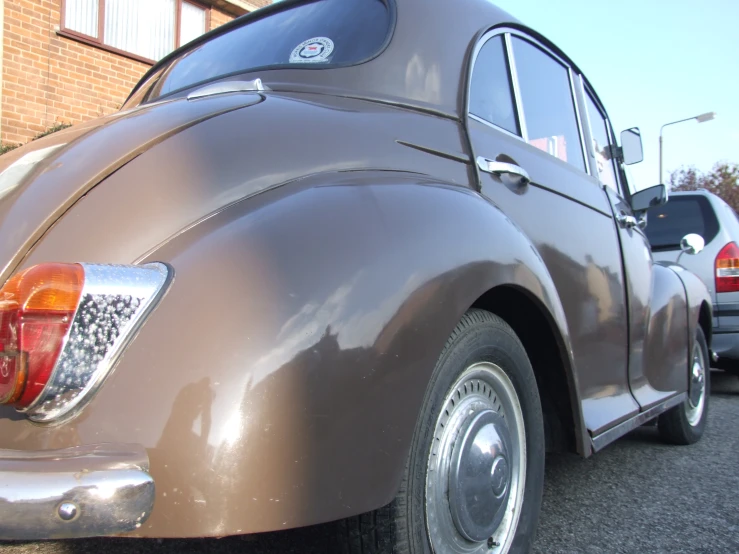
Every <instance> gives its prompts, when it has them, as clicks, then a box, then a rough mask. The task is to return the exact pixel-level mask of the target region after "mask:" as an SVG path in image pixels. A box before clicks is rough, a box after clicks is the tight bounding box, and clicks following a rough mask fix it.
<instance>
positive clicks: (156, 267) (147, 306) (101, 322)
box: [20, 263, 170, 422]
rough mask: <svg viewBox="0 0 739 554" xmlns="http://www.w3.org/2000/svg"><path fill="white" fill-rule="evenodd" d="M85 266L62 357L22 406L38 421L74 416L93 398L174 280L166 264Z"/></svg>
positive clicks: (83, 265)
mask: <svg viewBox="0 0 739 554" xmlns="http://www.w3.org/2000/svg"><path fill="white" fill-rule="evenodd" d="M80 265H82V267H83V268H84V270H85V283H84V286H83V288H82V295H81V297H80V303H79V306H78V308H77V312H76V313H75V315H74V319H73V320H72V325H71V327H70V329H69V332H68V333H67V337H66V339H65V342H64V345H63V347H62V351H61V354H60V355H59V359H58V360H57V362H56V365H55V366H54V369H53V370H52V373H51V377H50V378H49V382H48V383H47V384H46V387H45V388H44V390H43V391H42V392H41V394H40V395H39V397H38V398H37V399H36V400H35V401H34V402H33V404H31V405H30V406H29V407H28V408H25V409H23V410H20V411H23V412H26V414H27V415H28V417H29V419H31V420H33V421H37V422H47V421H51V420H59V419H60V418H62V417H63V416H69V415H71V413H72V412H73V411H76V410H74V408H75V407H76V406H77V405H78V404H79V403H80V402H82V401H83V399H89V398H90V397H91V395H92V394H93V393H94V392H95V391H96V390H97V389H98V388H99V387H100V385H101V384H102V382H103V380H104V379H105V377H107V375H108V374H109V373H110V370H111V369H112V368H113V367H114V365H115V363H116V362H117V361H118V358H119V356H120V354H121V352H122V351H123V350H124V349H125V347H126V346H127V345H128V343H129V342H130V340H131V339H132V338H133V336H134V335H135V334H136V332H137V331H138V328H139V327H140V326H141V324H142V323H143V321H144V320H145V319H146V316H147V315H148V313H149V312H150V311H151V309H152V308H153V306H154V305H155V303H156V302H157V301H158V299H159V298H160V297H161V296H162V294H163V293H164V291H166V289H167V286H166V285H167V284H168V283H169V281H170V270H169V268H168V266H166V265H164V264H161V263H152V264H146V265H142V266H120V265H92V264H80Z"/></svg>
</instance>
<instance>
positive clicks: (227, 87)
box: [187, 79, 270, 100]
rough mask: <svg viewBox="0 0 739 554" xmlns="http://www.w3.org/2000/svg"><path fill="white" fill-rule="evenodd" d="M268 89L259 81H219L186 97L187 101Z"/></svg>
mask: <svg viewBox="0 0 739 554" xmlns="http://www.w3.org/2000/svg"><path fill="white" fill-rule="evenodd" d="M268 90H270V88H269V87H268V86H266V85H264V83H262V80H261V79H254V80H253V81H219V82H217V83H213V84H211V85H206V86H204V87H201V88H199V89H197V90H195V91H193V92H191V93H190V94H188V95H187V99H188V100H197V99H198V98H205V97H206V96H215V95H216V94H229V93H232V92H263V91H268Z"/></svg>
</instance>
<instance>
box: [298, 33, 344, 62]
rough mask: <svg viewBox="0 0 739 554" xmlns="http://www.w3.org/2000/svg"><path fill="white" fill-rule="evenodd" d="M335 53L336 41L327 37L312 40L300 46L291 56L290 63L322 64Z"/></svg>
mask: <svg viewBox="0 0 739 554" xmlns="http://www.w3.org/2000/svg"><path fill="white" fill-rule="evenodd" d="M333 51H334V41H333V40H331V39H330V38H326V37H316V38H311V39H308V40H306V41H303V42H301V43H300V44H298V45H297V46H296V47H295V49H294V50H293V51H292V54H290V63H321V62H326V61H328V58H329V56H330V55H331V53H332V52H333Z"/></svg>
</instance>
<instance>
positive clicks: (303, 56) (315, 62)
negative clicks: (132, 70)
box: [136, 0, 392, 101]
mask: <svg viewBox="0 0 739 554" xmlns="http://www.w3.org/2000/svg"><path fill="white" fill-rule="evenodd" d="M256 13H257V14H258V13H259V12H256ZM391 19H392V18H391V13H390V7H389V5H388V1H387V0H314V1H308V2H301V3H291V4H288V5H286V6H285V7H284V8H283V9H282V10H279V11H276V12H272V13H268V14H267V15H265V16H263V17H261V18H257V19H254V20H251V21H247V22H245V24H244V25H242V26H240V27H237V28H234V29H231V30H230V31H228V32H226V33H224V34H221V35H218V36H216V37H214V38H212V39H210V40H208V41H206V42H204V43H203V44H201V45H200V46H197V47H196V48H195V49H193V50H190V51H187V52H184V53H183V54H182V55H180V56H178V57H176V58H175V59H173V60H172V61H171V62H169V64H167V65H166V66H165V67H163V68H162V69H161V70H160V71H158V72H157V73H156V74H155V75H154V76H153V77H152V78H150V79H148V81H147V82H146V83H145V84H144V85H142V87H141V88H140V89H139V90H138V91H137V92H136V96H138V97H143V98H145V101H152V100H156V99H157V98H159V97H160V96H164V95H166V94H168V93H171V92H174V91H177V90H180V89H183V88H187V87H189V86H192V85H194V84H197V83H202V82H204V81H210V80H213V79H216V78H219V77H224V76H226V75H231V74H237V73H244V72H247V71H253V70H256V69H260V68H280V67H291V68H310V69H316V68H325V67H336V66H344V65H352V64H358V63H361V62H363V61H366V60H367V59H369V58H371V57H373V56H375V55H377V53H378V52H379V51H380V49H381V48H382V47H383V45H384V44H385V43H386V41H387V38H388V35H389V33H390V31H391V23H392V20H391Z"/></svg>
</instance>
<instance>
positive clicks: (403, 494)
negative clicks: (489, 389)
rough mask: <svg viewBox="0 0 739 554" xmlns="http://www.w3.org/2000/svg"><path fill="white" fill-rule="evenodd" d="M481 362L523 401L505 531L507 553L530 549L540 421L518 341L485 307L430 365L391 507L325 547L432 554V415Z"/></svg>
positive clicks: (348, 527) (345, 529)
mask: <svg viewBox="0 0 739 554" xmlns="http://www.w3.org/2000/svg"><path fill="white" fill-rule="evenodd" d="M478 362H490V363H492V364H495V365H496V366H498V367H499V368H500V369H502V370H503V372H504V373H505V374H506V376H507V377H508V379H509V380H510V382H511V383H512V385H513V387H514V388H515V392H516V394H517V396H518V402H519V403H520V408H521V412H520V413H521V414H522V415H523V426H524V429H525V434H526V441H525V446H526V464H525V465H526V468H525V476H526V477H525V487H523V501H522V504H521V506H520V517H519V519H518V523H517V526H515V527H511V532H510V534H509V536H512V537H513V539H512V542H511V543H510V548H509V549H508V551H509V552H528V551H529V550H530V549H531V547H532V545H533V542H534V538H535V533H536V527H537V524H538V520H539V512H540V508H541V498H542V490H543V482H544V426H543V417H542V410H541V403H540V400H539V393H538V389H537V386H536V380H535V378H534V372H533V370H532V368H531V363H530V362H529V359H528V356H527V355H526V351H525V350H524V348H523V345H522V344H521V341H520V340H519V339H518V337H517V336H516V334H515V333H514V332H513V330H512V329H511V327H510V326H509V325H508V324H506V323H505V322H504V321H503V320H502V319H500V318H499V317H497V316H495V315H493V314H491V313H489V312H485V311H482V310H471V311H469V312H467V313H466V314H465V316H464V317H463V318H462V321H460V322H459V324H458V325H457V327H456V329H455V330H454V332H453V333H452V335H451V337H450V338H449V340H448V341H447V343H446V346H445V348H444V350H443V352H442V354H441V356H440V357H439V360H438V362H437V364H436V367H435V369H434V372H433V375H432V377H431V381H430V382H429V386H428V389H427V392H426V397H425V400H424V404H423V407H422V409H421V413H420V415H419V418H418V425H417V428H416V431H415V433H414V436H413V441H412V444H411V450H410V454H409V459H408V463H407V466H406V470H405V475H404V478H403V481H402V485H401V488H400V490H399V492H398V495H397V496H396V498H395V500H394V501H393V502H392V503H391V504H390V505H389V506H385V507H383V508H381V509H379V510H376V511H375V512H373V513H370V514H363V515H361V516H357V517H355V518H350V519H347V520H343V521H341V522H338V523H336V524H334V525H336V527H335V533H334V534H333V537H332V541H331V542H332V546H331V548H330V549H329V551H332V552H340V553H342V554H385V553H387V554H430V553H431V552H433V550H432V547H431V544H430V539H429V536H428V532H427V526H426V473H427V462H428V460H429V454H430V452H431V447H432V443H433V442H434V432H435V429H437V419H438V418H439V417H440V414H441V410H442V408H444V406H445V404H444V403H445V400H448V398H447V395H448V393H450V391H451V390H452V389H451V387H452V386H453V385H455V384H456V383H458V381H457V380H458V378H459V377H460V375H462V374H463V373H464V372H465V370H466V369H467V368H469V367H470V366H472V365H473V364H475V363H478ZM478 390H479V389H478ZM448 551H449V552H450V553H451V552H452V550H451V549H449V550H448ZM438 552H439V549H438V548H437V553H438Z"/></svg>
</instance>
